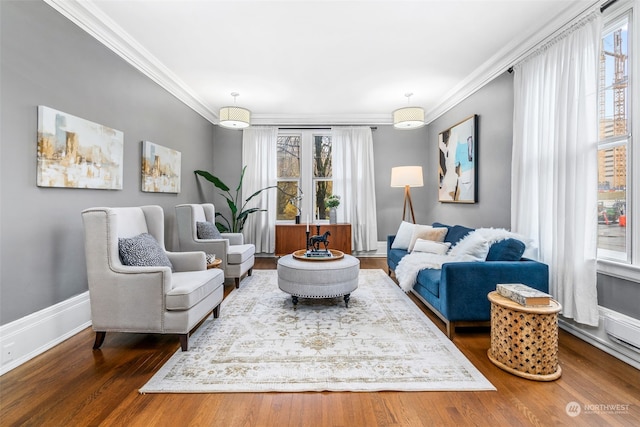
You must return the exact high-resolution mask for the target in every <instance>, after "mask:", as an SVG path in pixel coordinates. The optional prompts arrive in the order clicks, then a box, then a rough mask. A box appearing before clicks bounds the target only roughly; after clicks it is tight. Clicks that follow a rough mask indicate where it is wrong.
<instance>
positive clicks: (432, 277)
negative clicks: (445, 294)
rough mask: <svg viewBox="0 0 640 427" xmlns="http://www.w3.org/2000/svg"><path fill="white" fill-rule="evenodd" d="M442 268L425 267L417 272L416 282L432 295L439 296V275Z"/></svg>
mask: <svg viewBox="0 0 640 427" xmlns="http://www.w3.org/2000/svg"><path fill="white" fill-rule="evenodd" d="M441 273H442V270H435V269H431V268H425V269H424V270H420V272H419V273H418V278H417V283H420V284H421V285H422V287H424V288H425V289H426V290H428V291H429V293H431V294H432V295H433V296H435V297H439V296H440V277H441Z"/></svg>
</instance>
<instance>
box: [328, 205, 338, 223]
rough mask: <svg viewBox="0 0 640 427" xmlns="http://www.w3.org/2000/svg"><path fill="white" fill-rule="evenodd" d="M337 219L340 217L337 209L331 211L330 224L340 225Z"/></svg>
mask: <svg viewBox="0 0 640 427" xmlns="http://www.w3.org/2000/svg"><path fill="white" fill-rule="evenodd" d="M337 217H338V214H337V211H336V208H331V209H329V224H337V223H338V221H337Z"/></svg>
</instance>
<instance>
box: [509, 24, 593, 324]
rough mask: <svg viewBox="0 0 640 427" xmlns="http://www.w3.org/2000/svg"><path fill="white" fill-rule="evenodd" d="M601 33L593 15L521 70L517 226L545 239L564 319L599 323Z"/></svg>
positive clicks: (544, 256) (517, 78)
mask: <svg viewBox="0 0 640 427" xmlns="http://www.w3.org/2000/svg"><path fill="white" fill-rule="evenodd" d="M600 30H601V19H600V14H599V13H591V14H590V15H588V16H587V17H585V18H582V19H581V20H580V21H578V22H577V23H575V24H574V25H572V26H571V27H570V28H568V29H566V30H565V31H564V32H563V33H562V34H560V35H559V36H558V37H556V38H555V39H554V40H552V41H551V42H549V43H547V44H546V45H544V46H543V47H541V48H540V49H538V50H537V51H536V52H534V53H533V54H532V55H530V56H529V57H527V58H526V59H524V60H523V61H522V62H521V63H519V64H517V65H516V66H515V67H514V72H515V75H514V129H513V131H514V132H513V133H514V146H513V159H512V193H511V226H512V228H513V230H514V231H515V232H517V233H521V234H523V235H525V236H528V237H531V238H533V239H536V240H537V241H538V242H539V250H540V258H541V260H542V261H543V262H545V263H546V264H548V265H549V271H550V275H549V276H550V284H549V287H550V292H551V294H552V295H553V296H554V298H556V299H557V300H558V301H559V302H560V303H561V304H562V307H563V311H562V315H563V316H564V317H567V318H571V319H574V320H575V321H577V322H579V323H583V324H587V325H592V326H596V325H597V324H598V303H597V293H596V238H597V200H596V191H595V189H596V188H597V180H598V174H597V145H596V143H597V130H598V129H597V107H598V105H597V87H598V80H597V77H598V60H599V47H600Z"/></svg>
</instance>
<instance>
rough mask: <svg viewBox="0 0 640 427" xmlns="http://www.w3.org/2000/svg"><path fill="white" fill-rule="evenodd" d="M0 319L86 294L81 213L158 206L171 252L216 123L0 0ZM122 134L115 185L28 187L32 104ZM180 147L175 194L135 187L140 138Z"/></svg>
mask: <svg viewBox="0 0 640 427" xmlns="http://www.w3.org/2000/svg"><path fill="white" fill-rule="evenodd" d="M0 15H1V16H0V19H1V21H0V22H1V25H0V28H1V30H0V31H1V43H2V45H1V55H2V58H1V60H2V61H1V69H0V79H1V80H0V90H1V95H2V99H1V111H2V115H1V123H0V124H1V134H0V136H1V140H0V150H1V151H0V162H1V163H0V165H1V169H0V177H1V180H0V186H1V187H0V189H1V191H0V206H1V211H0V215H1V216H0V236H1V246H0V251H1V252H0V277H1V281H0V296H1V300H2V301H1V303H0V304H1V305H0V324H6V323H8V322H11V321H13V320H16V319H18V318H21V317H24V316H26V315H28V314H30V313H33V312H36V311H38V310H41V309H43V308H45V307H49V306H51V305H54V304H56V303H58V302H60V301H63V300H66V299H68V298H70V297H72V296H74V295H77V294H80V293H83V292H85V291H86V290H87V283H86V267H85V259H84V246H83V245H84V243H83V230H82V220H81V216H80V212H81V211H82V210H83V209H85V208H88V207H92V206H135V205H144V204H157V205H160V206H162V207H163V208H164V210H165V216H166V223H167V234H166V239H167V242H166V245H167V247H168V248H175V244H174V243H175V242H176V238H175V231H174V229H175V227H174V222H175V221H174V206H175V205H176V204H179V203H187V202H194V201H195V202H199V201H201V200H202V199H204V198H210V196H211V195H212V189H211V188H209V187H208V186H206V187H204V188H203V189H202V191H201V190H200V189H199V187H198V184H197V183H196V179H195V177H194V175H193V170H195V169H208V168H210V167H211V162H212V158H213V156H214V151H213V137H214V128H215V126H213V125H212V124H211V123H209V122H208V121H206V120H204V119H203V118H202V117H201V116H199V115H198V114H196V113H194V112H193V111H192V110H191V109H190V108H188V107H186V106H185V105H184V104H183V103H181V102H180V101H178V100H177V99H176V98H174V97H173V96H172V95H170V94H169V93H168V92H166V91H165V90H164V89H162V88H160V87H159V86H158V85H156V84H155V83H153V82H152V81H151V80H149V79H148V78H147V77H145V76H143V75H142V74H141V73H140V72H138V71H137V70H135V69H134V68H133V67H131V66H130V65H128V64H127V63H125V62H124V61H123V60H122V59H120V58H119V57H118V56H116V55H115V54H114V53H113V52H111V51H110V50H108V49H107V48H106V47H104V46H103V45H102V44H100V43H99V42H97V41H96V40H95V39H93V38H92V37H91V36H89V35H88V34H87V33H85V32H84V31H82V30H81V29H79V28H78V27H77V26H75V25H74V24H72V23H71V21H69V20H67V19H66V18H64V17H63V16H62V15H60V14H59V13H58V12H56V11H55V10H54V9H52V8H51V7H49V6H47V5H46V4H45V3H43V2H40V1H38V2H35V1H18V2H15V1H5V0H2V1H0ZM38 105H46V106H48V107H51V108H55V109H57V110H61V111H64V112H66V113H69V114H73V115H75V116H78V117H82V118H84V119H87V120H91V121H93V122H97V123H100V124H104V125H106V126H109V127H112V128H115V129H119V130H121V131H123V132H124V189H123V190H122V191H107V190H85V189H61V188H40V187H37V186H36V129H37V106H38ZM142 140H148V141H152V142H155V143H157V144H160V145H163V146H166V147H170V148H173V149H176V150H178V151H181V152H182V191H181V192H180V194H177V195H176V194H160V193H143V192H141V191H140V159H141V141H142Z"/></svg>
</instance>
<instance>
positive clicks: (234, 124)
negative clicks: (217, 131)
mask: <svg viewBox="0 0 640 427" xmlns="http://www.w3.org/2000/svg"><path fill="white" fill-rule="evenodd" d="M219 117H220V123H219V124H220V126H222V127H225V128H229V129H244V128H246V127H249V126H250V125H251V111H249V110H247V109H246V108H242V107H235V106H233V107H222V108H221V109H220V116H219Z"/></svg>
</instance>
